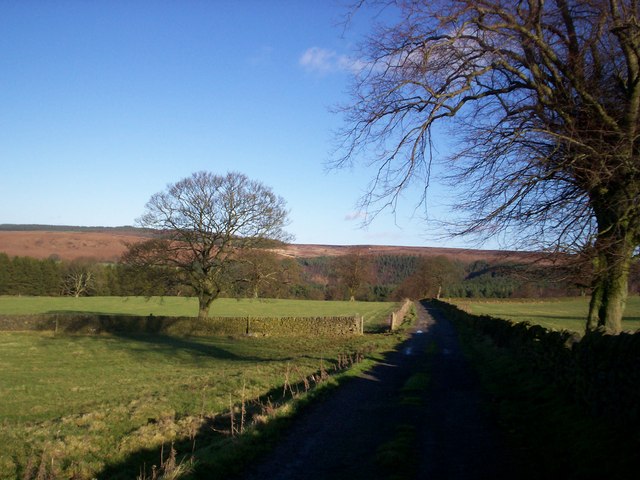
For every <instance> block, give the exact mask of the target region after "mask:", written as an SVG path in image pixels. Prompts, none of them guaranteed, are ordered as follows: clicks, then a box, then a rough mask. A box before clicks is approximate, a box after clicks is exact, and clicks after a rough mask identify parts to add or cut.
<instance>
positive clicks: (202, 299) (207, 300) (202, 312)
mask: <svg viewBox="0 0 640 480" xmlns="http://www.w3.org/2000/svg"><path fill="white" fill-rule="evenodd" d="M215 298H216V297H215V296H214V295H211V294H209V293H206V292H199V293H198V318H199V319H204V318H207V317H209V307H210V306H211V303H212V302H213V301H214V300H215Z"/></svg>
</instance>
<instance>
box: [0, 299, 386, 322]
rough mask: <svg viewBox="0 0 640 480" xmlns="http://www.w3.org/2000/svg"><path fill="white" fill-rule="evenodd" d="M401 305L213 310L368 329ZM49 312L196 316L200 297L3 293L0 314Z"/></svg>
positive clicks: (261, 304)
mask: <svg viewBox="0 0 640 480" xmlns="http://www.w3.org/2000/svg"><path fill="white" fill-rule="evenodd" d="M395 308H397V304H396V303H393V302H342V301H322V300H280V299H248V298H243V299H234V298H219V299H217V300H215V301H214V302H213V304H212V305H211V310H210V311H209V313H210V315H211V316H215V317H310V316H319V317H323V316H327V317H333V316H341V315H353V314H358V315H362V316H364V319H365V329H368V330H375V329H377V328H378V327H380V326H381V325H383V324H384V323H385V322H386V319H387V317H388V315H389V314H390V313H391V312H392V311H393V310H394V309H395ZM45 313H93V314H102V315H141V316H147V315H150V314H153V315H155V316H167V317H194V316H197V313H198V299H197V298H194V297H151V298H145V297H79V298H75V297H16V296H0V315H34V314H45Z"/></svg>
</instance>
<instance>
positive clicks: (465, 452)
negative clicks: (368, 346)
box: [242, 303, 517, 480]
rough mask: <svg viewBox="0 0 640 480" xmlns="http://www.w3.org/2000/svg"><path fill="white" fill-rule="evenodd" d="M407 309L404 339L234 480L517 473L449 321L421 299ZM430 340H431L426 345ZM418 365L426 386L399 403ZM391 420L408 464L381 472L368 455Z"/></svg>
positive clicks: (390, 434)
mask: <svg viewBox="0 0 640 480" xmlns="http://www.w3.org/2000/svg"><path fill="white" fill-rule="evenodd" d="M417 309H418V320H417V322H416V324H415V326H414V327H413V328H412V330H411V335H410V337H409V339H408V340H406V341H405V342H403V343H402V344H401V345H400V346H399V347H398V349H397V350H395V351H393V352H390V353H389V354H388V355H387V356H386V358H385V359H384V361H382V362H380V363H378V364H377V365H376V366H375V367H373V368H372V369H371V370H370V371H368V372H366V373H365V374H362V375H360V376H359V377H356V378H354V379H352V380H350V381H348V382H347V383H346V384H344V385H343V386H341V387H340V388H339V389H337V390H336V392H334V393H333V394H331V395H330V396H329V397H328V398H327V399H326V400H323V401H321V402H317V403H316V404H313V405H311V406H309V407H308V408H307V409H306V410H305V411H304V412H303V413H302V414H301V415H300V416H299V417H298V418H297V419H296V420H295V421H294V423H293V425H292V426H291V427H290V428H289V429H288V431H287V432H285V434H284V435H283V437H282V439H281V440H280V442H279V443H278V444H277V445H276V446H275V448H274V449H273V451H272V452H271V453H270V454H268V455H267V456H266V457H265V458H264V459H263V460H262V461H261V462H258V463H256V464H254V465H252V466H251V467H250V468H249V469H248V470H247V471H246V472H245V474H244V476H243V477H242V478H244V479H245V480H257V479H260V480H263V479H282V480H287V479H351V480H357V479H384V478H390V477H393V478H421V479H428V478H434V479H484V478H509V477H512V478H517V475H509V473H512V472H511V471H512V470H513V469H512V468H511V466H510V465H511V462H510V460H509V458H510V455H509V454H508V453H507V451H506V448H505V446H504V444H503V443H502V440H501V436H500V434H499V432H498V429H497V428H496V427H495V425H493V424H492V423H491V421H490V419H489V418H488V417H487V415H486V414H485V413H484V411H483V410H482V408H481V399H482V397H481V393H480V390H479V386H478V383H477V381H476V379H475V376H474V374H473V372H472V370H471V368H470V366H469V364H468V362H467V361H466V359H465V357H464V356H463V355H462V353H461V351H460V347H459V345H458V342H457V338H456V335H455V332H454V330H453V327H452V326H451V324H450V322H449V321H448V320H447V319H446V318H445V317H444V316H443V315H442V314H441V313H440V312H439V311H438V310H437V309H435V308H433V307H431V306H429V304H428V303H425V304H418V305H417ZM434 343H435V345H436V347H437V348H433V347H431V348H428V346H429V345H432V344H434ZM428 352H430V353H428ZM419 372H427V374H428V375H429V377H430V382H429V386H428V388H427V389H426V391H424V392H423V393H422V394H421V399H420V402H418V403H417V404H410V405H404V404H403V403H402V402H401V399H402V387H403V385H404V384H405V382H406V381H407V379H408V378H409V377H411V376H412V375H414V374H416V373H419ZM423 375H424V373H423ZM401 425H404V426H406V425H410V426H411V429H412V430H413V431H415V432H416V434H415V435H414V437H415V438H414V443H415V444H414V445H413V446H412V447H411V451H412V454H411V457H410V458H411V460H410V461H411V463H412V464H411V465H410V468H407V469H399V470H398V471H395V472H394V471H389V470H388V469H385V468H382V467H381V464H380V461H379V460H378V459H377V454H378V452H379V451H380V448H381V445H384V444H388V442H390V441H393V439H394V438H396V436H397V432H398V426H401ZM383 448H384V447H383Z"/></svg>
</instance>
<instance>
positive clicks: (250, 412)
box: [96, 360, 370, 480]
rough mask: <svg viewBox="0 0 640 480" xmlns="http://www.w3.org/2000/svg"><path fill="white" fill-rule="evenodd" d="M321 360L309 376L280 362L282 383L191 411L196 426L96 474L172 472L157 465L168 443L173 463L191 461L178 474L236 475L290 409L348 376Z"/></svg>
mask: <svg viewBox="0 0 640 480" xmlns="http://www.w3.org/2000/svg"><path fill="white" fill-rule="evenodd" d="M325 362H326V363H325V364H324V366H321V367H320V369H319V370H317V371H316V372H315V373H313V374H311V375H309V376H302V375H301V373H300V372H299V371H298V370H297V369H291V370H289V369H288V367H286V368H287V371H286V373H285V370H284V368H285V367H284V366H283V379H288V378H290V379H291V381H290V383H289V380H285V383H284V384H281V385H278V386H275V387H273V388H272V389H271V390H269V391H268V392H267V393H265V394H264V395H262V396H260V397H258V398H254V399H246V400H244V401H243V400H242V399H236V400H238V401H237V403H235V404H234V405H233V406H232V408H229V409H227V410H225V411H223V412H220V413H215V414H206V415H200V416H194V417H191V418H192V420H193V423H194V425H195V428H194V429H193V430H192V431H191V432H189V433H188V434H186V435H185V434H184V432H183V435H182V436H180V437H179V438H176V439H175V440H173V441H167V442H166V443H163V445H162V446H160V447H155V448H141V449H139V450H136V451H133V452H130V453H129V454H128V455H127V456H126V458H124V459H123V460H122V461H120V462H118V463H115V464H111V465H108V466H106V467H105V468H104V469H103V470H102V471H101V472H99V473H98V474H97V476H96V478H98V479H105V480H106V479H109V480H120V479H122V480H125V479H127V480H128V479H130V478H142V479H151V478H173V477H171V473H172V472H171V471H170V470H169V471H163V470H162V468H161V465H162V463H163V460H164V462H165V464H166V461H167V457H168V455H169V453H168V452H170V450H171V449H175V451H176V452H178V454H177V456H176V463H178V464H181V463H182V464H184V465H189V464H190V462H191V461H193V463H192V464H191V468H190V473H189V474H187V475H186V476H184V477H183V476H180V477H179V478H190V479H191V478H198V479H199V478H202V479H223V478H224V479H227V478H236V476H237V475H239V474H240V473H241V472H242V471H243V470H244V469H245V468H246V466H247V464H248V463H249V462H251V461H252V460H254V459H256V458H258V457H260V456H261V455H264V454H266V453H268V452H269V451H270V450H271V449H272V448H273V446H274V443H275V442H276V441H277V440H278V439H279V438H280V436H281V432H282V431H283V429H285V428H286V427H287V426H289V425H290V424H291V422H292V420H293V413H294V412H299V411H300V410H301V409H303V408H305V407H306V406H308V405H309V404H311V403H312V402H313V401H314V400H317V399H319V398H322V397H324V396H325V395H327V394H328V393H330V392H331V391H333V390H334V389H335V388H337V387H338V386H340V385H342V384H343V383H344V382H346V381H349V380H351V378H352V377H351V376H350V375H348V374H347V375H338V376H336V377H331V378H332V381H328V380H329V378H330V377H329V372H328V371H327V370H329V371H332V373H337V372H339V371H342V370H344V369H346V368H347V367H346V365H345V366H344V367H343V369H342V370H340V369H339V368H338V366H337V364H336V362H335V361H326V360H325ZM325 368H326V369H327V370H325ZM366 381H370V380H366ZM303 394H304V395H303ZM285 405H292V406H291V407H290V408H289V409H288V410H287V413H285V414H282V413H281V410H279V409H282V407H283V406H285ZM175 420H176V421H178V420H180V419H178V418H176V419H175ZM155 422H156V421H155V419H149V423H151V424H153V423H155ZM154 468H155V471H156V472H157V475H156V476H155V477H154V476H153V475H152V472H153V471H154V470H153V469H154ZM161 474H164V475H165V476H162V475H161ZM136 475H137V476H136Z"/></svg>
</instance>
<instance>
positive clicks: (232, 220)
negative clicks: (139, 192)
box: [124, 172, 288, 318]
mask: <svg viewBox="0 0 640 480" xmlns="http://www.w3.org/2000/svg"><path fill="white" fill-rule="evenodd" d="M287 218H288V211H287V209H286V208H285V201H284V200H283V199H282V198H281V197H279V196H276V195H275V194H274V193H273V192H272V191H271V189H270V188H268V187H266V186H264V185H263V184H261V183H260V182H257V181H253V180H250V179H249V178H247V177H246V176H245V175H243V174H241V173H237V172H230V173H227V174H226V175H223V176H219V175H214V174H212V173H209V172H197V173H194V174H192V175H191V176H190V177H187V178H185V179H183V180H180V181H179V182H177V183H174V184H171V185H168V186H167V188H166V190H164V191H162V192H159V193H156V194H155V195H153V196H152V197H151V199H150V200H149V202H148V203H147V205H146V211H145V213H144V214H143V215H142V217H140V218H139V219H138V223H139V224H140V225H141V226H143V227H147V228H152V229H155V230H157V232H158V236H157V237H155V238H152V239H150V240H148V241H146V242H142V243H138V244H134V245H131V246H130V247H129V249H128V252H127V253H126V254H125V256H124V261H125V262H127V263H129V264H133V265H138V266H144V267H149V266H152V267H153V266H161V267H171V268H173V269H174V270H175V273H176V275H179V276H180V277H181V279H182V281H183V282H184V283H185V284H187V285H189V286H190V287H191V288H193V290H194V292H195V293H196V295H197V296H198V299H199V313H198V316H199V317H200V318H205V317H207V316H208V315H209V307H210V306H211V303H212V302H213V301H214V300H215V299H216V298H218V296H219V295H220V293H221V292H222V290H223V288H224V283H225V282H226V281H227V280H228V276H227V275H226V273H227V272H228V270H229V268H230V266H232V265H233V264H234V262H235V261H236V259H237V258H238V254H239V252H242V251H246V250H247V249H251V248H255V247H260V246H263V245H264V244H265V242H268V241H269V240H281V241H284V240H286V239H288V235H287V234H286V232H285V231H284V230H283V228H284V227H285V225H286V223H287Z"/></svg>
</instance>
